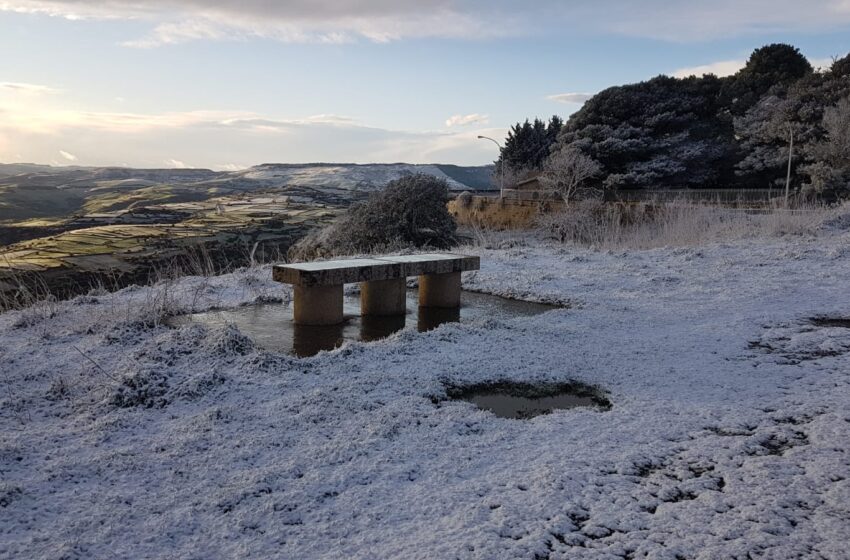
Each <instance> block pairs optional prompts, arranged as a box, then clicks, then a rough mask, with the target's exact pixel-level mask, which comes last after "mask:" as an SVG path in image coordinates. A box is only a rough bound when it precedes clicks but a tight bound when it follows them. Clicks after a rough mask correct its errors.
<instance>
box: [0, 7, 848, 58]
mask: <svg viewBox="0 0 850 560" xmlns="http://www.w3.org/2000/svg"><path fill="white" fill-rule="evenodd" d="M0 10H3V11H13V12H21V13H37V14H45V15H50V16H56V17H64V18H68V19H82V18H99V19H133V20H143V21H148V22H150V24H151V26H152V27H151V30H150V32H149V33H148V34H147V35H145V36H143V37H140V38H128V40H127V42H126V44H128V45H130V46H136V47H155V46H159V45H168V44H174V43H182V42H186V41H193V40H222V39H234V38H235V39H244V38H250V37H262V38H267V39H273V40H279V41H284V42H313V43H342V42H348V41H354V40H358V39H366V40H369V41H375V42H387V41H393V40H398V39H405V38H421V37H452V38H461V39H467V38H471V39H475V38H487V37H503V36H510V35H525V34H532V33H535V34H539V33H541V32H547V31H549V32H561V33H562V32H563V29H564V26H569V28H571V29H581V31H582V32H584V33H594V32H603V33H615V34H620V35H629V36H637V37H650V38H655V39H664V40H670V41H700V40H707V39H716V38H719V37H728V36H738V35H742V34H747V33H764V32H789V31H802V32H816V31H825V30H835V29H840V28H842V27H846V26H847V25H849V24H850V2H848V1H847V0H809V1H807V2H800V1H799V0H748V1H747V2H741V1H740V0H693V1H689V2H669V1H668V0H646V1H642V2H632V1H628V0H597V1H595V2H589V1H576V2H563V1H559V0H539V1H537V2H534V3H516V2H511V1H510V0H395V1H389V0H361V1H353V0H345V1H340V0H286V1H278V2H269V1H268V0H110V1H108V2H101V1H98V0H0Z"/></svg>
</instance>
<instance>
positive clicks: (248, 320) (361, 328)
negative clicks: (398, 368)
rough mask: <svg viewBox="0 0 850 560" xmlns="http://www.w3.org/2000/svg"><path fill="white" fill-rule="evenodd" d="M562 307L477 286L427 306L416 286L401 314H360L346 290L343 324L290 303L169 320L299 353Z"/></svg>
mask: <svg viewBox="0 0 850 560" xmlns="http://www.w3.org/2000/svg"><path fill="white" fill-rule="evenodd" d="M552 309H559V307H557V306H554V305H546V304H543V303H532V302H527V301H517V300H512V299H506V298H502V297H498V296H493V295H489V294H478V293H474V292H466V291H464V292H462V293H461V307H460V308H459V309H437V308H425V307H419V305H418V292H417V291H416V290H409V291H408V296H407V314H406V315H403V316H401V315H400V316H397V317H374V316H366V317H362V316H361V315H360V296H359V295H357V296H346V297H345V300H344V313H345V320H344V321H343V322H342V323H341V324H339V325H331V326H321V327H317V326H307V325H296V324H294V323H293V322H292V306H291V305H284V304H264V305H252V306H247V307H240V308H237V309H229V310H225V311H209V312H206V313H197V314H194V315H183V316H180V317H174V318H172V319H171V320H169V321H168V324H169V325H171V326H180V325H185V324H189V323H202V324H205V325H224V324H234V325H236V326H237V327H238V328H239V330H240V331H241V332H242V333H243V334H245V335H246V336H248V337H250V338H251V339H252V340H253V341H254V343H255V344H257V345H258V346H260V347H262V348H266V349H267V350H273V351H276V352H286V353H291V354H295V355H296V356H299V357H306V356H313V355H315V354H318V353H319V352H321V351H322V350H333V349H334V348H337V347H339V346H341V345H342V343H343V342H345V341H346V340H359V341H363V342H371V341H374V340H379V339H381V338H386V337H388V336H390V335H391V334H393V333H394V332H398V331H400V330H402V329H404V328H416V329H417V330H418V331H419V332H425V331H429V330H431V329H435V328H437V327H438V326H440V325H442V324H443V323H457V322H466V321H472V320H475V319H481V318H487V317H491V318H496V319H510V318H512V317H529V316H532V315H539V314H541V313H545V312H546V311H550V310H552Z"/></svg>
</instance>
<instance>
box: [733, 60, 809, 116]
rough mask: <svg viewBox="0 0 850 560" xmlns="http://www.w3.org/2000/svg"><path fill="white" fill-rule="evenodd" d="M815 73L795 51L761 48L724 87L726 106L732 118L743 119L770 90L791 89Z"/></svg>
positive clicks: (806, 61)
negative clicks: (785, 87)
mask: <svg viewBox="0 0 850 560" xmlns="http://www.w3.org/2000/svg"><path fill="white" fill-rule="evenodd" d="M812 71H813V70H812V65H811V64H810V63H809V61H808V59H807V58H806V57H805V56H803V54H802V53H801V52H800V50H799V49H798V48H796V47H793V46H791V45H785V44H781V43H775V44H772V45H767V46H764V47H761V48H759V49H756V50H755V51H753V53H752V54H751V55H750V58H749V60H747V64H746V66H744V68H742V69H741V70H740V71H739V72H738V73H737V74H735V75H734V76H733V77H732V79H731V80H729V81H728V82H727V83H726V84H725V86H724V88H723V92H722V98H723V104H724V105H726V106H727V107H728V108H729V110H730V112H731V113H732V114H733V115H738V116H740V115H743V114H744V113H745V112H746V111H747V110H749V109H750V107H752V106H753V105H755V104H756V103H757V102H758V101H759V99H761V97H762V96H763V95H764V94H766V93H767V92H768V91H769V90H770V89H771V88H773V87H775V86H789V85H791V84H793V83H794V82H796V81H797V80H800V79H801V78H803V77H805V76H807V75H809V74H811V73H812Z"/></svg>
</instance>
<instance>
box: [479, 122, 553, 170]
mask: <svg viewBox="0 0 850 560" xmlns="http://www.w3.org/2000/svg"><path fill="white" fill-rule="evenodd" d="M563 124H564V121H563V119H561V118H560V117H558V116H557V115H555V116H553V117H552V118H551V119H549V122H548V124H547V123H545V122H543V121H541V120H540V119H534V122H530V121H528V120H527V119H526V121H525V122H523V123H517V124H515V125H514V126H512V127H511V129H510V130H509V131H508V136H507V138H506V139H505V145H504V147H503V148H502V150H501V152H500V154H499V159H498V161H496V168H497V171H498V172H501V168H502V165H505V166H506V168H505V169H506V170H507V169H511V170H514V171H520V170H540V169H541V168H542V167H543V162H544V161H546V158H547V157H549V151H550V148H551V147H552V145H553V144H554V143H555V142H556V141H557V139H558V133H559V132H560V131H561V127H562V126H563Z"/></svg>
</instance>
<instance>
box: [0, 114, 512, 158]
mask: <svg viewBox="0 0 850 560" xmlns="http://www.w3.org/2000/svg"><path fill="white" fill-rule="evenodd" d="M10 107H11V106H10V105H4V104H3V103H2V101H0V114H2V115H3V118H2V119H0V162H15V161H46V162H55V161H56V160H57V159H58V158H56V154H59V155H60V156H61V159H62V161H64V162H72V163H74V164H76V165H129V166H132V167H162V166H163V165H165V166H167V167H173V168H182V167H187V166H193V167H208V168H213V169H229V170H233V169H241V168H245V167H249V166H251V165H256V164H259V163H264V162H292V163H298V162H316V161H332V162H353V163H372V162H397V161H405V162H410V163H457V164H469V163H470V162H473V163H480V164H484V163H489V162H491V161H492V160H494V159H495V153H494V149H493V147H492V146H490V145H484V144H483V143H482V142H480V141H479V140H477V138H476V137H477V135H478V134H486V135H491V136H496V137H502V136H504V135H505V134H506V130H504V129H500V128H482V127H480V126H475V125H476V124H478V125H480V124H483V122H479V123H470V124H468V125H467V126H466V127H464V128H463V129H462V130H457V131H455V130H451V131H446V130H442V131H429V132H410V131H403V130H388V129H383V128H376V127H370V126H367V125H365V124H362V123H359V122H357V121H355V120H353V119H351V118H348V117H341V116H338V115H328V114H325V115H314V116H311V117H305V118H294V119H283V118H276V117H270V116H267V115H261V114H257V113H252V112H247V111H188V112H172V113H159V114H141V113H110V112H92V111H75V110H70V109H65V108H62V109H52V108H50V107H49V106H48V105H46V104H33V105H17V106H15V109H14V111H12V110H10ZM75 154H79V156H78V155H75Z"/></svg>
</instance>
